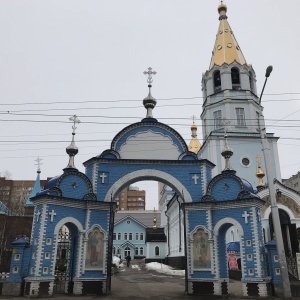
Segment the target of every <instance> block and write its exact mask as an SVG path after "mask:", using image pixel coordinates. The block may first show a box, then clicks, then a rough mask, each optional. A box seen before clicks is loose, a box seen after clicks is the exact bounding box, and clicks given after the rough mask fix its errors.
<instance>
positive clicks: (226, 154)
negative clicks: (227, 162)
mask: <svg viewBox="0 0 300 300" xmlns="http://www.w3.org/2000/svg"><path fill="white" fill-rule="evenodd" d="M221 154H222V156H223V157H224V158H230V157H231V156H232V155H233V150H232V149H231V148H229V147H228V146H227V145H226V146H225V147H224V149H223V151H222V153H221Z"/></svg>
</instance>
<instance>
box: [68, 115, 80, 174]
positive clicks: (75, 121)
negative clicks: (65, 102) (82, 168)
mask: <svg viewBox="0 0 300 300" xmlns="http://www.w3.org/2000/svg"><path fill="white" fill-rule="evenodd" d="M69 120H70V121H72V122H73V125H72V129H73V131H72V141H71V144H70V145H69V146H68V147H67V148H66V152H67V153H68V155H69V163H68V165H67V166H66V169H68V168H72V169H76V167H75V165H74V157H75V155H76V154H77V153H78V148H77V147H76V145H75V140H74V136H75V130H76V129H77V127H76V124H79V123H80V120H79V119H78V117H77V116H76V115H74V116H72V117H71V118H69Z"/></svg>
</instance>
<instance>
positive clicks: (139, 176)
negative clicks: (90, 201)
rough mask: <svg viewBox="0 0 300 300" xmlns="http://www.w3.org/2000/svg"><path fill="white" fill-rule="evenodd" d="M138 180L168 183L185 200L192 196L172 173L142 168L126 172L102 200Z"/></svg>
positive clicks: (188, 200) (110, 197)
mask: <svg viewBox="0 0 300 300" xmlns="http://www.w3.org/2000/svg"><path fill="white" fill-rule="evenodd" d="M140 180H158V181H161V182H163V183H165V184H167V185H170V186H171V187H172V188H174V190H175V191H176V193H177V194H178V195H180V196H181V197H182V198H183V199H184V201H185V202H192V197H191V195H190V193H189V192H188V190H187V189H186V188H185V186H184V185H183V184H182V183H181V182H180V181H179V180H178V179H176V178H175V177H173V176H172V175H170V174H168V173H166V172H163V171H159V170H151V169H143V170H138V171H134V172H131V173H128V174H126V175H125V176H123V177H121V178H120V179H119V180H117V181H116V182H115V183H114V184H113V185H112V186H111V187H110V189H109V190H108V192H107V194H106V195H105V198H104V201H105V202H110V201H111V199H112V198H114V197H115V196H116V195H117V194H118V192H119V191H120V190H121V189H122V188H123V187H124V186H125V185H126V184H131V183H133V182H136V181H140Z"/></svg>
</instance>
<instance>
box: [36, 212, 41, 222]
mask: <svg viewBox="0 0 300 300" xmlns="http://www.w3.org/2000/svg"><path fill="white" fill-rule="evenodd" d="M40 215H41V212H40V211H39V210H38V211H37V212H36V221H37V222H39V218H40Z"/></svg>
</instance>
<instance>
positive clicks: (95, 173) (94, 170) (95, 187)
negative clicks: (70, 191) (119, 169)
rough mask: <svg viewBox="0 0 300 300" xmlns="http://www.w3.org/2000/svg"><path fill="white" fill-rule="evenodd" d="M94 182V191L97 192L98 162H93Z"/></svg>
mask: <svg viewBox="0 0 300 300" xmlns="http://www.w3.org/2000/svg"><path fill="white" fill-rule="evenodd" d="M92 182H93V192H94V193H97V182H98V164H96V163H94V164H93V175H92Z"/></svg>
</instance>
